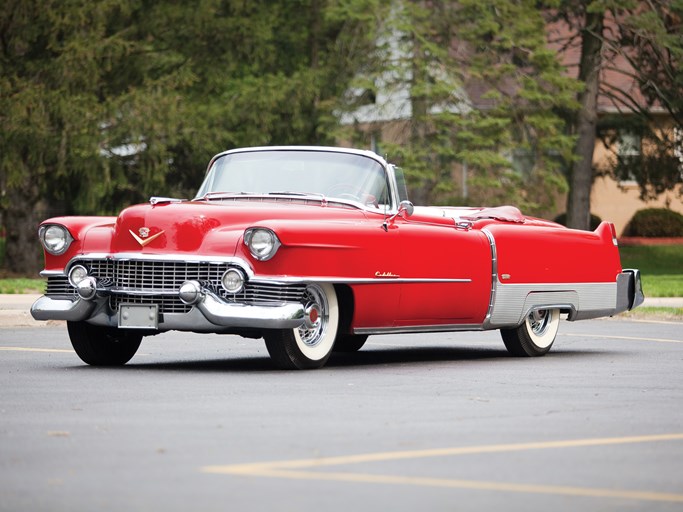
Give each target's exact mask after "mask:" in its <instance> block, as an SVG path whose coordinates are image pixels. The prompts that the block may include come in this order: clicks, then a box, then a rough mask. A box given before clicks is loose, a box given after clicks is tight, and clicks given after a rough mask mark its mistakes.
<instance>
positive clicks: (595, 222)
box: [555, 213, 602, 231]
mask: <svg viewBox="0 0 683 512" xmlns="http://www.w3.org/2000/svg"><path fill="white" fill-rule="evenodd" d="M555 222H557V223H558V224H562V225H563V226H566V225H567V214H566V213H561V214H559V215H558V216H557V217H555ZM601 222H602V219H601V218H600V217H598V216H597V215H593V214H592V213H591V223H590V228H591V231H595V230H596V229H597V227H598V226H599V225H600V223H601Z"/></svg>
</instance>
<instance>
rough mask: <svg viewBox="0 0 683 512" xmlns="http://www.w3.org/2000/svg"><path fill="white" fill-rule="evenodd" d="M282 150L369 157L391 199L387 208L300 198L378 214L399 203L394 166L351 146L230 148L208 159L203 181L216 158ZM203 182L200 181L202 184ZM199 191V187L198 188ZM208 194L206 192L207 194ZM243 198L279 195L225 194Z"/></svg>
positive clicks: (319, 197)
mask: <svg viewBox="0 0 683 512" xmlns="http://www.w3.org/2000/svg"><path fill="white" fill-rule="evenodd" d="M260 151H263V152H268V151H270V152H278V151H280V152H283V151H298V152H304V151H310V152H317V153H342V154H353V155H358V156H363V157H366V158H370V159H372V160H374V161H375V162H377V163H378V164H379V165H380V166H381V167H382V169H384V173H385V175H386V179H387V184H388V186H389V199H390V201H391V204H390V205H388V207H387V208H372V207H370V206H367V205H366V204H363V203H360V202H358V201H352V200H347V199H339V198H336V197H334V198H327V197H325V196H322V195H318V194H311V195H308V196H300V197H302V198H306V199H310V200H317V201H320V202H321V203H323V204H329V203H340V204H348V205H351V206H354V207H356V208H359V209H362V210H364V211H367V212H371V213H376V214H380V215H386V214H393V213H396V212H397V211H398V204H399V199H398V198H399V193H398V189H397V184H396V175H395V167H394V165H392V164H389V163H387V162H386V160H384V158H382V157H381V156H379V155H378V154H377V153H374V152H372V151H367V150H361V149H351V148H338V147H327V146H259V147H251V148H239V149H231V150H228V151H223V152H222V153H218V154H217V155H215V156H214V157H213V158H212V159H211V160H210V161H209V165H208V166H207V168H206V172H205V173H204V181H205V180H206V178H207V176H208V174H209V171H210V170H211V168H212V166H213V165H214V163H215V162H216V160H218V159H219V158H222V157H224V156H226V155H231V154H235V153H249V152H260ZM203 183H204V182H202V184H203ZM200 191H201V188H200ZM207 195H208V194H207ZM204 197H205V196H202V195H199V191H198V195H197V196H196V197H195V198H194V199H193V200H194V201H201V200H202V199H204ZM227 197H229V198H231V199H232V198H237V199H240V198H244V199H248V198H249V197H258V198H264V197H265V198H271V199H273V200H277V198H278V197H281V196H280V195H278V194H274V195H269V194H227V195H226V198H227Z"/></svg>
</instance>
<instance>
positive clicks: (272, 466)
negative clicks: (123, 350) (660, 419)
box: [201, 433, 683, 503]
mask: <svg viewBox="0 0 683 512" xmlns="http://www.w3.org/2000/svg"><path fill="white" fill-rule="evenodd" d="M681 440H683V433H674V434H661V435H647V436H629V437H608V438H595V439H575V440H565V441H547V442H537V443H517V444H498V445H483V446H465V447H454V448H437V449H431V450H413V451H396V452H378V453H367V454H359V455H346V456H338V457H321V458H317V459H301V460H288V461H272V462H257V463H250V464H234V465H226V466H205V467H202V468H201V471H202V472H204V473H212V474H223V475H239V476H251V477H270V478H286V479H294V480H327V481H338V482H356V483H382V484H397V485H415V486H426V487H447V488H458V489H471V490H488V491H503V492H518V493H530V494H554V495H565V496H588V497H597V498H618V499H630V500H639V501H666V502H681V503H683V494H675V493H663V492H650V491H633V490H620V489H600V488H589V487H573V486H557V485H536V484H517V483H508V482H486V481H477V480H460V479H449V478H424V477H411V476H401V475H380V474H366V473H355V472H320V471H306V469H315V468H322V467H329V466H338V465H350V464H362V463H368V462H386V461H396V460H408V459H419V458H428V457H448V456H457V455H471V454H485V453H506V452H519V451H527V450H544V449H559V448H579V447H590V446H610V445H623V444H635V443H651V442H662V441H681Z"/></svg>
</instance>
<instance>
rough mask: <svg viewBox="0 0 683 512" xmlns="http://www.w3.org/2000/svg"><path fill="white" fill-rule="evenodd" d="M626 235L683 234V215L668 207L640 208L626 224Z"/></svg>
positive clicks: (664, 235) (668, 235) (675, 235)
mask: <svg viewBox="0 0 683 512" xmlns="http://www.w3.org/2000/svg"><path fill="white" fill-rule="evenodd" d="M624 236H643V237H679V236H683V215H681V214H680V213H678V212H675V211H673V210H669V209H668V208H647V209H645V210H638V211H637V212H636V213H635V215H633V217H632V218H631V220H630V221H629V223H628V224H627V225H626V228H625V229H624Z"/></svg>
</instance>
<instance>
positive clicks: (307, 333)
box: [263, 283, 339, 370]
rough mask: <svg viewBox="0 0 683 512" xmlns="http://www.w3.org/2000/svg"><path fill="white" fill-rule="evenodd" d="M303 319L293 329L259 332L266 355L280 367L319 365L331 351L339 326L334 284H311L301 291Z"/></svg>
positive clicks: (305, 368) (306, 367)
mask: <svg viewBox="0 0 683 512" xmlns="http://www.w3.org/2000/svg"><path fill="white" fill-rule="evenodd" d="M304 302H305V307H306V312H307V314H306V317H307V318H306V321H305V322H304V324H303V325H302V326H301V327H298V328H296V329H277V330H268V331H265V332H264V333H263V338H264V339H265V341H266V348H267V349H268V354H270V358H271V359H272V361H273V362H274V363H275V365H276V366H277V367H278V368H281V369H283V370H309V369H314V368H321V367H322V366H324V365H325V363H326V362H327V359H328V358H329V357H330V354H331V353H332V348H333V347H334V342H335V339H336V338H337V331H338V329H339V304H338V302H337V294H336V292H335V290H334V286H333V285H332V284H329V283H321V284H311V285H308V287H307V288H306V292H305V294H304Z"/></svg>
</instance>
